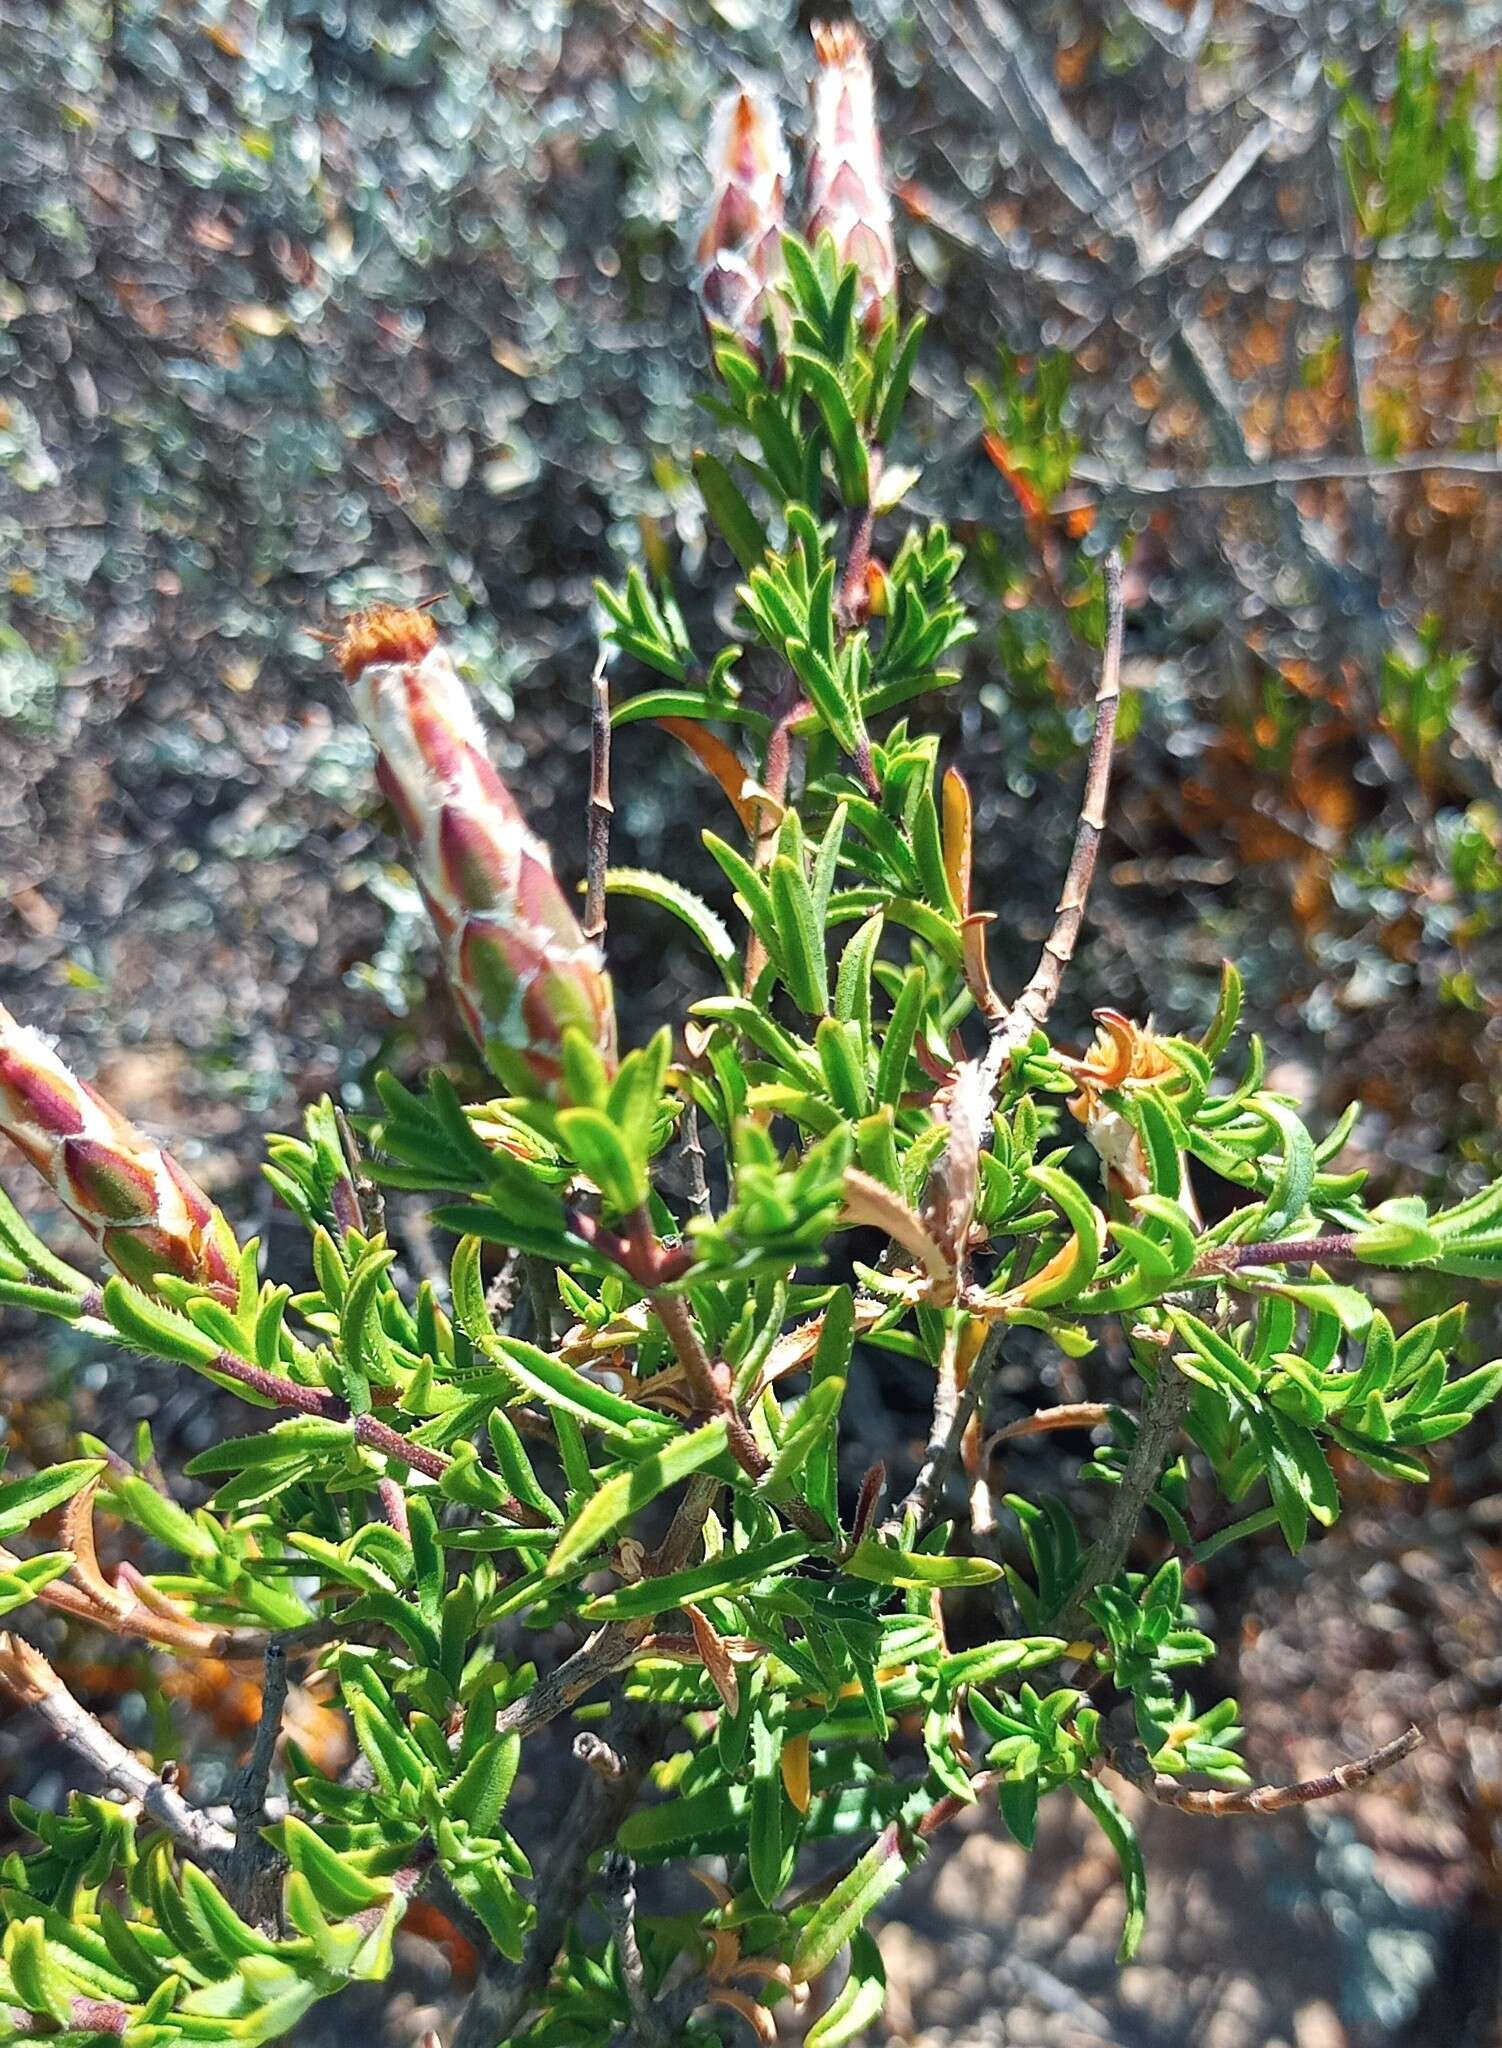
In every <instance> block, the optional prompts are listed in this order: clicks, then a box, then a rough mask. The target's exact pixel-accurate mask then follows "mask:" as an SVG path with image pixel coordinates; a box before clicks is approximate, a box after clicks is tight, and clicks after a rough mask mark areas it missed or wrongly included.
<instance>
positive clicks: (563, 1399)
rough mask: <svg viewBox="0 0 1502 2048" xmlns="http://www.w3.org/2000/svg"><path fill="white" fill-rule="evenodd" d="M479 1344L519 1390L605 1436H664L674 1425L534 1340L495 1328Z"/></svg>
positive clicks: (634, 1439) (631, 1439)
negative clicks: (565, 1410) (566, 1411)
mask: <svg viewBox="0 0 1502 2048" xmlns="http://www.w3.org/2000/svg"><path fill="white" fill-rule="evenodd" d="M481 1349H482V1350H483V1352H484V1354H485V1356H486V1357H487V1358H491V1359H493V1360H494V1361H495V1363H496V1365H497V1366H498V1367H499V1369H500V1371H501V1372H502V1373H504V1374H505V1375H506V1377H507V1378H508V1379H510V1380H512V1381H513V1382H514V1383H515V1385H516V1386H517V1387H518V1388H520V1390H521V1391H522V1392H523V1393H524V1394H527V1395H530V1396H534V1397H535V1398H537V1399H539V1400H541V1401H542V1402H543V1404H544V1405H545V1406H553V1405H558V1406H560V1407H563V1408H566V1409H567V1410H568V1411H569V1413H570V1414H572V1415H575V1416H577V1417H578V1418H579V1420H580V1421H581V1422H588V1423H592V1424H593V1425H594V1427H595V1428H596V1429H602V1430H604V1431H605V1432H606V1433H607V1435H610V1436H614V1437H621V1438H625V1439H626V1440H627V1441H628V1442H640V1441H641V1440H642V1438H643V1437H646V1436H663V1435H665V1434H667V1433H668V1432H670V1431H671V1430H672V1428H673V1424H672V1423H671V1422H670V1421H668V1419H667V1418H666V1417H665V1416H663V1415H659V1414H657V1413H656V1412H655V1410H653V1409H651V1408H641V1407H638V1405H637V1404H636V1402H635V1401H627V1400H625V1399H624V1398H623V1397H622V1396H621V1395H620V1394H613V1393H612V1392H611V1391H610V1389H609V1388H608V1387H602V1386H601V1385H600V1384H599V1382H598V1381H597V1380H592V1379H590V1378H589V1377H588V1376H587V1375H586V1374H584V1373H582V1372H576V1371H575V1370H574V1368H573V1367H572V1366H571V1365H565V1364H564V1362H563V1360H562V1359H561V1358H554V1357H553V1356H552V1354H551V1353H550V1352H547V1351H539V1350H538V1348H537V1346H536V1345H535V1344H526V1343H523V1341H522V1340H521V1338H519V1337H503V1336H501V1335H500V1334H499V1333H495V1334H493V1335H490V1336H487V1337H486V1338H485V1339H484V1340H483V1343H482V1345H481Z"/></svg>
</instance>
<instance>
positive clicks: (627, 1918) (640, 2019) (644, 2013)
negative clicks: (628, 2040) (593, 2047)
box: [600, 1849, 671, 2048]
mask: <svg viewBox="0 0 1502 2048" xmlns="http://www.w3.org/2000/svg"><path fill="white" fill-rule="evenodd" d="M600 1890H601V1896H602V1898H603V1901H604V1906H605V1918H606V1920H607V1922H608V1923H609V1926H610V1933H611V1937H612V1939H613V1940H614V1942H615V1954H616V1961H617V1962H618V1963H619V1964H620V1966H621V1976H622V1977H623V1978H624V1980H625V1984H626V1999H627V2002H628V2003H629V2005H630V2007H631V2017H632V2019H633V2021H634V2022H635V2025H636V2033H637V2038H638V2040H640V2041H641V2042H642V2043H643V2048H671V2043H670V2042H669V2039H668V2036H667V2034H666V2033H665V2031H664V2030H663V2027H662V2023H661V2021H660V2020H659V2018H658V2015H657V2012H656V2010H655V2008H654V2006H653V2004H652V1994H651V1992H650V1991H648V1989H647V1970H646V1964H645V1963H644V1962H643V1961H642V1953H641V1943H640V1942H639V1941H638V1940H637V1938H636V1868H635V1866H634V1864H633V1863H632V1861H631V1858H630V1857H629V1856H627V1855H626V1854H625V1853H624V1852H623V1851H622V1850H620V1849H611V1850H609V1851H608V1852H607V1854H606V1856H605V1860H604V1862H603V1863H602V1864H601V1865H600Z"/></svg>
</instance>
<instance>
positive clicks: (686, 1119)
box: [682, 1099, 710, 1216]
mask: <svg viewBox="0 0 1502 2048" xmlns="http://www.w3.org/2000/svg"><path fill="white" fill-rule="evenodd" d="M682 1129H683V1156H684V1158H685V1160H686V1161H687V1162H688V1206H689V1210H690V1213H691V1214H693V1215H695V1216H707V1215H708V1214H709V1208H710V1200H709V1175H708V1173H707V1172H706V1171H705V1166H704V1141H703V1139H702V1138H701V1137H700V1135H699V1105H698V1103H697V1102H695V1101H693V1100H692V1099H690V1100H689V1101H688V1102H686V1103H685V1104H684V1107H683V1124H682Z"/></svg>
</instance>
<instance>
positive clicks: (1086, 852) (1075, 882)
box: [982, 548, 1125, 1094]
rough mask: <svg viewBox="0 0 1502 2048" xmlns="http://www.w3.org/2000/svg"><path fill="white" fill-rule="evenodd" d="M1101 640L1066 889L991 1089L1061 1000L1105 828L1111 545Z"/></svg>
mask: <svg viewBox="0 0 1502 2048" xmlns="http://www.w3.org/2000/svg"><path fill="white" fill-rule="evenodd" d="M1105 574H1106V645H1105V651H1104V653H1103V655H1102V657H1101V665H1100V681H1099V682H1098V683H1097V685H1096V690H1095V730H1094V732H1093V733H1092V735H1091V739H1090V755H1089V759H1088V761H1087V763H1086V767H1085V789H1084V795H1083V797H1082V800H1081V803H1080V817H1079V824H1078V826H1077V827H1076V830H1075V836H1074V851H1073V853H1072V854H1071V855H1070V860H1069V868H1068V872H1067V873H1066V874H1065V877H1064V887H1063V889H1062V890H1061V892H1060V895H1059V904H1058V908H1057V910H1056V911H1055V912H1054V921H1053V929H1052V930H1051V931H1050V932H1049V934H1048V937H1047V939H1046V940H1045V941H1044V944H1043V954H1042V957H1041V959H1040V960H1039V962H1038V964H1037V966H1036V967H1035V968H1034V969H1033V974H1032V979H1031V980H1030V981H1029V982H1028V984H1027V987H1026V988H1025V989H1024V990H1023V991H1022V994H1021V995H1020V996H1019V997H1018V998H1017V1000H1016V1002H1015V1003H1014V1004H1013V1005H1012V1007H1011V1009H1010V1010H1008V1011H1007V1013H1006V1015H1005V1016H1004V1017H1003V1018H1002V1019H1001V1021H1000V1023H999V1025H998V1027H997V1029H996V1030H995V1031H994V1032H993V1033H992V1036H991V1043H990V1045H989V1047H988V1048H987V1050H986V1054H985V1058H984V1060H983V1062H982V1069H983V1073H984V1075H985V1078H986V1080H987V1082H988V1084H989V1089H990V1092H991V1093H992V1094H994V1092H995V1087H996V1083H997V1081H998V1080H999V1079H1000V1077H1001V1074H1002V1072H1003V1071H1004V1069H1005V1066H1006V1063H1007V1061H1008V1060H1009V1059H1010V1058H1011V1056H1012V1054H1013V1053H1014V1052H1016V1051H1017V1050H1018V1049H1019V1047H1021V1046H1024V1045H1026V1043H1027V1041H1028V1039H1029V1038H1030V1037H1031V1036H1032V1034H1033V1032H1034V1031H1035V1030H1037V1029H1038V1028H1039V1027H1040V1026H1041V1025H1043V1024H1044V1023H1045V1022H1046V1021H1047V1018H1048V1014H1049V1012H1050V1011H1051V1010H1052V1008H1053V1006H1054V1002H1055V1000H1056V999H1057V997H1058V993H1059V989H1060V987H1061V985H1062V983H1063V980H1064V973H1065V970H1066V969H1067V967H1068V965H1069V962H1070V960H1071V959H1072V958H1073V957H1074V949H1075V945H1076V943H1077V941H1078V939H1079V935H1080V926H1081V925H1082V924H1083V922H1084V917H1085V904H1086V902H1087V900H1088V898H1089V895H1090V884H1091V882H1092V881H1093V879H1094V876H1095V863H1096V859H1097V856H1098V855H1099V853H1100V842H1101V837H1102V835H1103V834H1104V832H1105V828H1106V798H1107V796H1108V794H1109V793H1110V787H1111V750H1112V748H1113V746H1114V745H1115V741H1116V714H1117V711H1118V710H1119V708H1120V704H1121V643H1122V634H1123V629H1124V624H1125V614H1124V610H1123V606H1122V597H1121V557H1120V555H1119V554H1117V552H1116V551H1115V549H1114V548H1113V549H1112V551H1111V553H1110V554H1109V555H1107V557H1106V563H1105Z"/></svg>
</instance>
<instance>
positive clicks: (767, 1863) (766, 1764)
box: [746, 1702, 788, 1906]
mask: <svg viewBox="0 0 1502 2048" xmlns="http://www.w3.org/2000/svg"><path fill="white" fill-rule="evenodd" d="M764 1704H765V1702H763V1705H764ZM781 1755H782V1736H781V1732H780V1731H779V1730H778V1729H776V1728H774V1727H772V1725H771V1724H770V1723H769V1721H768V1720H767V1718H766V1714H765V1712H764V1711H762V1710H761V1709H760V1708H759V1709H758V1711H757V1712H756V1714H755V1715H754V1716H753V1718H752V1722H751V1806H750V1811H749V1814H748V1821H749V1826H748V1829H747V1834H746V1863H747V1867H748V1868H749V1870H750V1872H751V1883H752V1886H753V1888H754V1890H755V1892H756V1896H757V1897H758V1898H759V1899H760V1900H761V1902H762V1904H763V1905H764V1906H770V1905H771V1904H772V1902H773V1901H774V1900H775V1899H776V1897H777V1894H778V1893H779V1892H780V1891H781V1890H782V1887H783V1884H784V1883H785V1881H786V1880H785V1877H784V1871H785V1869H786V1866H787V1860H788V1858H787V1851H786V1848H785V1846H784V1843H783V1828H782V1822H783V1811H784V1807H785V1805H786V1800H785V1799H784V1796H783V1790H782V1771H781V1767H780V1765H781Z"/></svg>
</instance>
